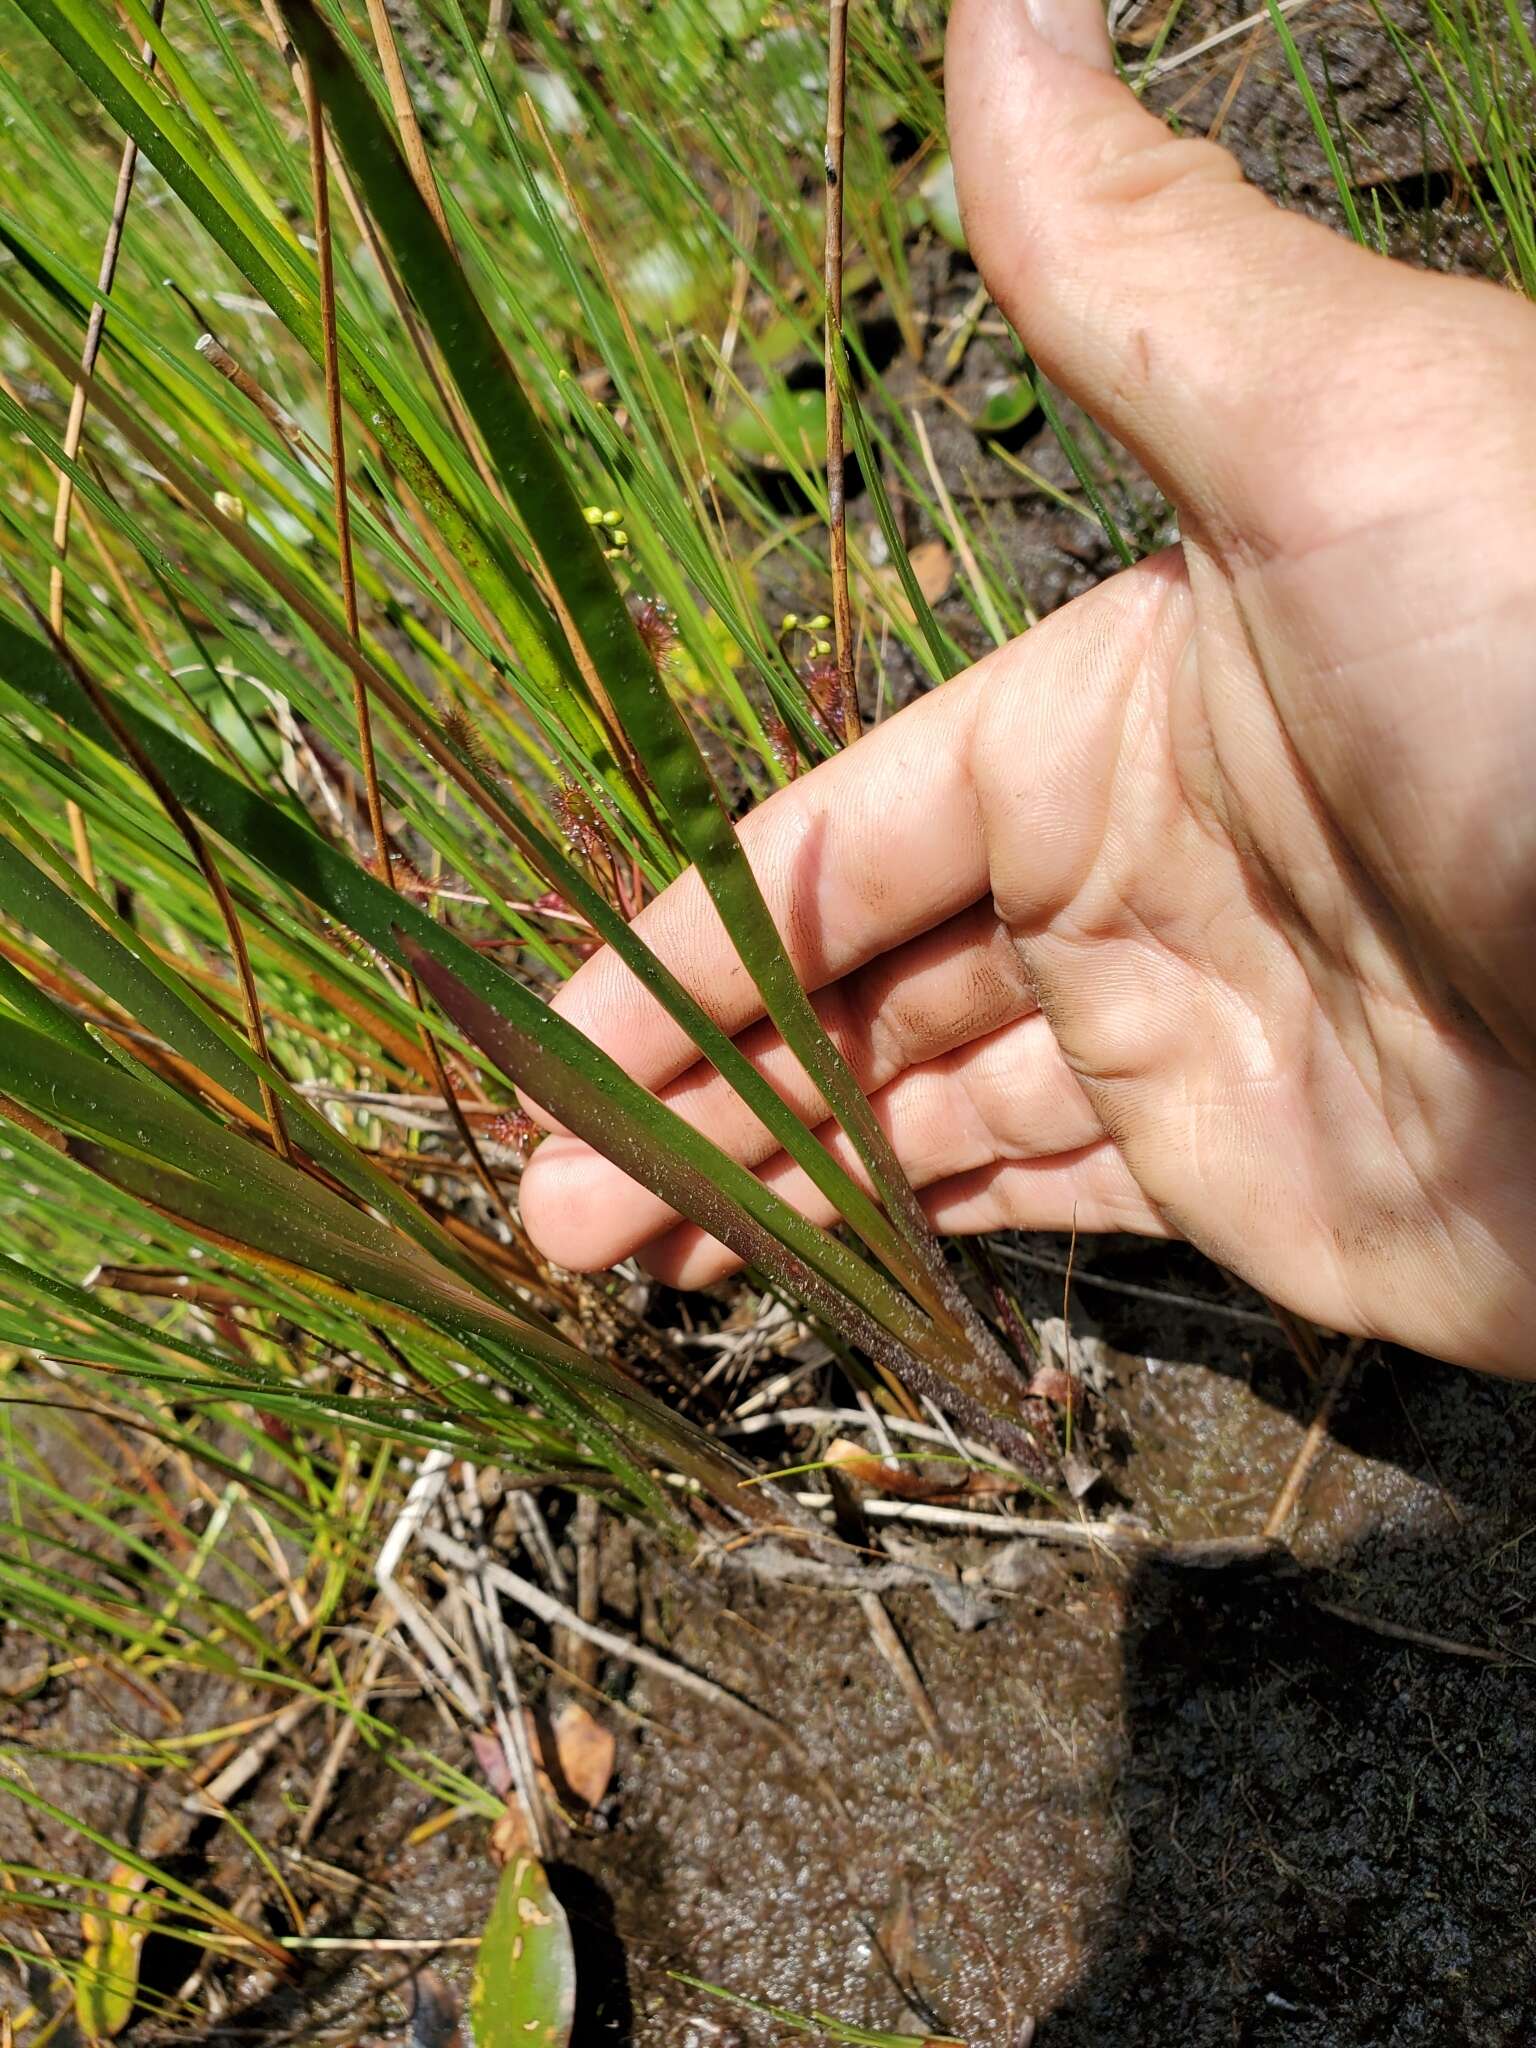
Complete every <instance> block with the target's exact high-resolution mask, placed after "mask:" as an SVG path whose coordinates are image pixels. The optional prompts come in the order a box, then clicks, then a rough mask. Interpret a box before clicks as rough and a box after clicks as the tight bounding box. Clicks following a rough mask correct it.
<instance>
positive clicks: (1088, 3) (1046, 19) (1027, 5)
mask: <svg viewBox="0 0 1536 2048" xmlns="http://www.w3.org/2000/svg"><path fill="white" fill-rule="evenodd" d="M1024 12H1025V13H1026V14H1027V15H1028V16H1029V20H1030V24H1031V26H1032V27H1033V28H1034V31H1035V33H1036V34H1037V35H1038V36H1040V37H1041V38H1042V39H1043V40H1044V41H1046V42H1048V43H1049V44H1050V46H1051V48H1052V49H1053V50H1055V51H1056V52H1057V54H1058V55H1059V56H1062V57H1071V58H1073V59H1074V60H1075V61H1076V62H1077V63H1079V64H1089V65H1091V66H1092V67H1093V69H1094V70H1095V71H1113V70H1114V68H1115V58H1114V52H1113V51H1112V50H1111V48H1110V46H1109V25H1108V23H1107V22H1106V21H1105V18H1104V7H1103V0H1024Z"/></svg>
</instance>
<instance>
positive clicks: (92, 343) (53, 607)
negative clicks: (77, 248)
mask: <svg viewBox="0 0 1536 2048" xmlns="http://www.w3.org/2000/svg"><path fill="white" fill-rule="evenodd" d="M164 12H165V0H154V7H153V10H152V13H151V19H152V20H153V22H154V24H155V26H156V27H157V28H158V27H159V25H160V19H161V16H162V15H163V14H164ZM139 57H140V61H141V62H142V63H143V64H144V66H145V68H146V69H151V68H153V65H154V61H155V53H154V50H153V49H152V48H151V46H150V45H149V44H148V43H146V44H145V45H144V47H143V49H142V50H141V51H140V52H139ZM138 166H139V147H138V144H137V143H136V142H135V141H134V140H133V139H132V137H131V136H130V137H129V138H128V139H127V140H126V141H125V142H124V144H123V154H122V157H121V158H120V159H119V162H118V166H117V191H116V192H115V194H114V195H113V199H112V217H111V219H110V221H109V222H108V224H107V239H106V240H105V242H103V243H102V245H101V263H100V266H99V268H98V269H97V272H96V294H97V295H96V297H95V299H94V300H93V301H92V302H91V312H90V318H89V319H88V320H87V321H86V324H85V345H84V347H83V348H82V349H81V351H80V374H79V376H78V377H77V378H76V379H75V388H74V390H73V391H72V392H71V394H70V400H69V420H68V423H67V424H66V426H65V428H64V455H65V458H66V460H68V461H70V462H73V461H74V460H75V458H76V456H77V455H78V454H79V453H80V442H81V439H82V437H83V436H84V433H85V408H86V403H87V400H88V397H89V393H90V383H91V377H92V375H93V373H94V372H95V369H96V358H97V356H98V355H100V353H101V337H102V335H103V333H104V332H105V329H106V325H107V297H108V295H109V294H110V292H111V290H112V280H113V279H114V278H115V277H116V275H117V259H118V255H119V252H120V251H121V249H122V246H123V228H124V225H125V224H126V222H127V219H128V202H129V200H130V199H131V198H132V197H133V181H134V175H135V173H136V172H137V170H138ZM74 497H75V483H74V478H73V477H72V476H71V475H70V473H69V471H68V470H67V469H61V470H60V471H59V491H58V496H57V498H56V499H55V500H54V507H53V561H52V563H51V564H50V566H49V570H48V625H49V629H50V631H51V632H52V633H53V634H54V636H55V638H56V639H59V640H62V639H63V637H64V558H65V556H66V555H67V553H68V552H69V515H70V510H71V508H72V506H73V504H74ZM64 808H65V813H66V815H67V817H68V819H69V836H70V840H71V842H72V844H73V846H74V849H75V865H76V867H77V868H78V869H79V871H80V879H81V880H82V881H83V882H84V883H85V885H86V887H87V888H88V889H94V888H95V887H96V862H95V859H94V857H93V855H92V853H91V842H90V837H89V835H88V833H87V832H86V829H85V813H84V812H83V811H82V810H81V808H80V806H79V805H78V804H77V803H76V802H75V801H74V799H73V798H71V799H70V800H69V802H68V803H66V805H65V807H64Z"/></svg>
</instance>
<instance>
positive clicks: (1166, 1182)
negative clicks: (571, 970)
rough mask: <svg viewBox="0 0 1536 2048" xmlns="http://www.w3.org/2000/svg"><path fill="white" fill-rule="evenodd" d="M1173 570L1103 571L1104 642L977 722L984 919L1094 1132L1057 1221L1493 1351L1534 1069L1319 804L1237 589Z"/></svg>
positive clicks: (1535, 1268)
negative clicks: (987, 888)
mask: <svg viewBox="0 0 1536 2048" xmlns="http://www.w3.org/2000/svg"><path fill="white" fill-rule="evenodd" d="M1189 557H1190V559H1189V561H1188V564H1187V566H1186V562H1185V561H1184V560H1183V559H1181V558H1179V557H1169V558H1166V559H1165V560H1163V561H1161V562H1159V563H1155V564H1148V565H1145V566H1144V567H1143V568H1142V569H1140V570H1138V571H1136V572H1134V573H1133V574H1132V575H1130V576H1127V577H1124V578H1121V579H1118V581H1117V583H1116V585H1114V586H1111V587H1110V588H1109V589H1108V590H1106V591H1105V592H1104V593H1102V594H1101V600H1100V609H1101V610H1102V611H1103V612H1104V614H1105V615H1106V616H1105V617H1104V619H1103V620H1102V622H1100V625H1101V632H1099V633H1095V638H1100V637H1101V639H1102V651H1101V652H1096V653H1095V654H1092V655H1090V656H1089V658H1088V659H1087V660H1086V661H1084V660H1083V659H1082V658H1081V656H1079V658H1078V660H1077V661H1075V662H1073V663H1071V664H1069V665H1067V666H1066V667H1064V668H1061V669H1058V670H1057V671H1056V672H1055V673H1053V675H1052V676H1051V677H1050V678H1049V679H1047V680H1046V681H1045V683H1044V686H1043V687H1039V688H1037V687H1036V685H1037V683H1038V680H1039V679H1037V678H1035V677H1032V676H1027V675H1019V676H1017V677H1016V678H1010V679H1009V680H1008V681H1005V682H1004V683H1003V685H1002V687H1001V688H1000V689H998V690H997V691H996V693H995V694H993V695H991V696H990V697H989V700H988V702H987V703H986V705H985V707H984V708H983V710H982V712H981V715H980V718H979V721H978V729H977V738H976V750H975V753H976V761H977V779H978V794H979V802H980V808H981V812H982V816H983V819H984V821H985V823H984V829H985V831H986V834H987V839H988V844H989V848H990V849H992V850H993V851H992V859H991V872H992V880H993V888H994V892H995V898H996V902H997V908H998V912H999V915H1000V916H1001V918H1002V919H1003V921H1004V923H1005V924H1006V926H1007V928H1008V929H1009V931H1010V933H1011V934H1012V936H1013V938H1014V940H1015V943H1016V944H1017V945H1018V947H1019V949H1020V953H1021V956H1022V958H1023V959H1024V961H1025V962H1026V965H1027V970H1028V973H1029V976H1030V978H1031V981H1032V983H1033V984H1034V986H1035V988H1036V989H1037V991H1038V994H1039V998H1040V1001H1041V1005H1042V1009H1043V1012H1044V1013H1045V1015H1046V1016H1047V1017H1048V1018H1049V1019H1050V1024H1051V1029H1052V1039H1053V1045H1052V1049H1051V1052H1050V1053H1049V1054H1048V1055H1046V1057H1047V1059H1048V1060H1049V1059H1055V1058H1059V1059H1060V1061H1061V1062H1062V1064H1063V1066H1064V1068H1065V1069H1067V1070H1068V1071H1069V1072H1070V1074H1071V1075H1072V1076H1073V1077H1074V1078H1075V1080H1076V1083H1077V1084H1078V1086H1079V1087H1080V1089H1081V1091H1082V1095H1083V1098H1084V1102H1085V1105H1086V1107H1087V1108H1088V1109H1089V1110H1090V1111H1091V1113H1092V1117H1093V1121H1094V1123H1095V1125H1096V1126H1097V1133H1098V1134H1097V1135H1096V1136H1094V1137H1092V1138H1089V1139H1088V1140H1087V1141H1086V1147H1085V1149H1084V1151H1083V1152H1081V1153H1080V1154H1079V1155H1078V1159H1077V1169H1078V1178H1079V1180H1080V1183H1081V1191H1080V1193H1079V1196H1078V1202H1077V1209H1076V1220H1077V1222H1078V1223H1079V1224H1080V1225H1081V1226H1082V1227H1084V1228H1087V1229H1102V1228H1114V1227H1122V1228H1130V1229H1141V1230H1153V1231H1155V1230H1160V1229H1166V1230H1172V1231H1175V1232H1177V1233H1178V1234H1180V1235H1183V1236H1186V1237H1188V1238H1189V1239H1191V1240H1192V1241H1193V1242H1194V1243H1196V1244H1199V1245H1200V1246H1202V1247H1203V1248H1204V1249H1205V1250H1206V1251H1208V1252H1209V1253H1211V1255H1212V1256H1213V1257H1215V1258H1217V1259H1219V1260H1221V1261H1222V1262H1223V1263H1224V1264H1226V1265H1228V1266H1230V1267H1232V1268H1233V1269H1234V1270H1236V1271H1238V1272H1241V1273H1242V1274H1244V1275H1245V1277H1247V1278H1248V1279H1249V1280H1251V1281H1252V1282H1253V1283H1254V1284H1255V1285H1256V1286H1259V1287H1261V1288H1263V1289H1264V1290H1265V1291H1266V1292H1268V1293H1270V1294H1272V1295H1273V1296H1275V1297H1276V1298H1277V1299H1278V1300H1280V1301H1282V1302H1284V1303H1285V1304H1287V1305H1288V1306H1289V1307H1291V1308H1293V1309H1296V1310H1298V1311H1299V1312H1301V1313H1302V1314H1305V1315H1307V1316H1310V1317H1312V1318H1314V1319H1315V1320H1317V1321H1319V1322H1322V1323H1324V1324H1326V1325H1328V1326H1330V1327H1334V1328H1339V1329H1348V1330H1355V1331H1362V1332H1367V1333H1373V1332H1374V1333H1390V1334H1392V1335H1394V1336H1396V1337H1398V1338H1399V1339H1401V1340H1403V1341H1408V1342H1413V1343H1417V1344H1419V1345H1420V1346H1422V1347H1423V1348H1425V1349H1428V1350H1432V1351H1436V1352H1439V1353H1440V1354H1441V1355H1444V1356H1447V1357H1457V1358H1461V1359H1464V1360H1466V1361H1467V1362H1469V1363H1496V1362H1499V1361H1504V1362H1506V1363H1508V1362H1509V1361H1511V1360H1512V1359H1514V1358H1517V1357H1518V1355H1519V1352H1520V1349H1521V1346H1522V1342H1523V1333H1524V1330H1525V1329H1527V1328H1528V1327H1529V1316H1530V1312H1531V1310H1532V1308H1533V1306H1536V1261H1533V1259H1532V1257H1531V1250H1530V1238H1531V1230H1530V1217H1531V1214H1532V1201H1533V1197H1536V1082H1533V1080H1532V1077H1531V1075H1530V1073H1529V1071H1527V1070H1522V1068H1521V1067H1520V1066H1517V1065H1516V1064H1515V1063H1514V1062H1513V1061H1512V1060H1511V1059H1510V1058H1509V1056H1508V1055H1507V1053H1506V1052H1505V1051H1504V1050H1503V1048H1502V1047H1501V1046H1500V1045H1499V1043H1498V1042H1497V1040H1496V1039H1495V1038H1494V1037H1493V1035H1492V1033H1491V1032H1490V1031H1489V1030H1488V1028H1487V1027H1486V1026H1485V1025H1484V1024H1482V1023H1481V1022H1480V1021H1479V1020H1478V1019H1477V1018H1476V1017H1475V1016H1473V1015H1471V1014H1470V1006H1469V1004H1468V1003H1467V1002H1466V1001H1465V1000H1463V999H1461V998H1460V996H1459V993H1458V991H1457V990H1456V989H1455V988H1454V987H1453V986H1452V985H1451V984H1450V983H1449V981H1448V980H1447V978H1446V976H1445V974H1444V973H1443V972H1442V965H1443V964H1445V965H1449V966H1451V968H1452V971H1454V967H1455V963H1454V962H1447V963H1443V962H1442V958H1441V957H1439V956H1441V955H1443V954H1444V953H1445V952H1446V951H1447V950H1448V949H1446V948H1442V947H1440V946H1439V945H1437V943H1436V939H1435V933H1434V930H1433V923H1434V920H1433V917H1432V916H1431V915H1421V916H1420V917H1419V918H1417V919H1414V920H1413V921H1412V922H1405V920H1404V918H1403V917H1402V916H1401V915H1400V913H1399V911H1398V910H1397V908H1396V907H1395V906H1394V904H1393V903H1392V902H1391V901H1390V900H1389V898H1388V896H1387V894H1386V893H1385V892H1384V890H1383V888H1382V886H1381V885H1380V883H1379V882H1378V880H1377V879H1376V876H1375V875H1374V874H1373V872H1372V866H1373V864H1374V863H1373V861H1372V853H1373V849H1372V848H1370V847H1366V848H1362V847H1361V846H1360V845H1358V844H1357V843H1355V841H1354V840H1353V838H1352V834H1351V831H1350V829H1349V827H1348V825H1347V824H1344V823H1341V822H1340V820H1339V818H1338V817H1337V816H1336V815H1334V814H1331V812H1330V809H1329V807H1328V805H1327V803H1326V802H1325V801H1324V800H1323V799H1322V798H1321V797H1320V796H1319V792H1318V787H1317V782H1316V780H1315V778H1314V770H1313V767H1312V764H1311V763H1309V761H1308V760H1307V758H1306V754H1305V751H1304V745H1303V747H1302V748H1298V745H1297V743H1296V740H1295V738H1294V737H1293V733H1292V731H1291V730H1288V719H1287V714H1288V713H1289V714H1291V722H1293V723H1296V724H1298V725H1300V726H1302V727H1303V729H1304V719H1303V720H1297V719H1296V718H1295V712H1296V708H1297V699H1298V697H1299V696H1300V695H1301V694H1302V693H1301V692H1300V691H1299V690H1298V689H1297V687H1296V685H1295V682H1294V680H1293V677H1291V676H1287V677H1283V678H1282V679H1281V682H1280V684H1279V685H1278V686H1276V685H1275V684H1272V682H1271V680H1270V679H1269V677H1267V676H1266V675H1265V673H1264V672H1263V669H1262V668H1261V666H1260V664H1259V662H1258V660H1257V659H1256V658H1255V654H1254V651H1253V635H1252V633H1251V631H1250V630H1249V629H1248V622H1247V620H1246V619H1245V618H1244V616H1243V613H1244V609H1245V607H1244V605H1243V603H1242V600H1241V598H1240V597H1239V595H1238V594H1237V590H1238V588H1239V587H1240V579H1239V582H1238V584H1237V585H1235V584H1234V580H1233V579H1232V578H1230V577H1229V576H1228V575H1227V574H1226V573H1225V572H1224V571H1223V570H1222V569H1221V568H1219V567H1218V566H1217V565H1216V564H1214V563H1213V562H1212V561H1211V560H1210V558H1209V557H1207V556H1205V555H1203V554H1201V553H1200V552H1198V551H1196V550H1194V549H1191V550H1189ZM1362 566H1365V567H1367V568H1368V566H1369V564H1368V563H1367V564H1365V565H1362ZM1296 580H1297V579H1293V583H1294V581H1296ZM1300 580H1303V581H1304V579H1300ZM1307 612H1308V607H1307V606H1306V605H1305V604H1303V605H1302V607H1301V621H1302V625H1303V628H1304V629H1305V627H1306V625H1307V624H1308V623H1309V620H1308V617H1307ZM1088 630H1090V631H1092V630H1093V629H1091V628H1090V629H1088ZM1284 652H1285V654H1286V655H1287V656H1288V657H1289V660H1288V662H1287V664H1286V665H1287V666H1288V667H1289V668H1290V669H1292V670H1293V671H1294V670H1299V669H1304V668H1305V666H1306V652H1305V649H1304V648H1301V649H1297V648H1288V649H1286V650H1284ZM1411 680H1412V678H1411V677H1410V676H1408V675H1406V674H1404V673H1402V672H1400V673H1399V674H1398V676H1397V678H1396V683H1397V686H1398V687H1397V690H1396V697H1397V701H1398V702H1399V704H1401V702H1402V701H1403V697H1404V694H1405V692H1406V689H1407V687H1408V686H1409V685H1410V683H1411ZM1021 739H1022V740H1023V741H1024V744H1023V745H1022V746H1021V744H1020V742H1021ZM1397 850H1398V851H1399V852H1400V855H1401V857H1402V859H1403V861H1405V862H1406V861H1409V860H1411V859H1412V858H1413V849H1412V848H1410V847H1404V848H1401V849H1397ZM1043 856H1045V857H1043ZM1427 908H1428V906H1426V909H1427ZM1037 1057H1038V1049H1037ZM1021 1078H1022V1076H1021ZM1036 1085H1038V1077H1037V1080H1036ZM1057 1092H1058V1096H1059V1095H1060V1094H1061V1093H1062V1091H1061V1089H1060V1087H1059V1084H1058V1090H1057ZM1015 1170H1016V1169H1015V1168H1013V1167H1012V1166H1011V1165H1008V1164H1004V1165H1001V1166H1000V1167H999V1168H998V1169H995V1171H994V1183H995V1185H997V1187H998V1190H999V1192H1001V1193H1002V1194H1003V1197H1004V1200H1003V1204H1002V1206H1003V1208H1004V1211H1005V1212H1006V1209H1007V1206H1008V1205H1007V1199H1006V1182H1007V1178H1008V1175H1009V1173H1010V1172H1011V1171H1015ZM1017 1220H1019V1221H1021V1222H1030V1221H1035V1220H1038V1218H1036V1217H1034V1216H1031V1215H1029V1214H1027V1213H1025V1214H1021V1215H1019V1217H1018V1218H1017Z"/></svg>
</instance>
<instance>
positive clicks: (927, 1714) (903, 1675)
mask: <svg viewBox="0 0 1536 2048" xmlns="http://www.w3.org/2000/svg"><path fill="white" fill-rule="evenodd" d="M859 1606H860V1607H861V1608H862V1609H863V1612H864V1619H865V1620H866V1621H867V1622H868V1624H869V1632H870V1634H871V1635H872V1636H873V1637H874V1641H875V1648H876V1649H877V1650H878V1651H879V1652H880V1654H881V1656H882V1657H883V1658H884V1659H885V1661H886V1663H887V1664H888V1665H889V1666H890V1668H891V1671H892V1673H893V1674H894V1676H895V1679H896V1683H897V1684H898V1685H899V1686H900V1687H901V1689H902V1692H903V1693H904V1694H905V1695H906V1699H907V1704H908V1706H910V1707H911V1709H912V1711H913V1713H914V1714H916V1716H917V1718H918V1720H919V1722H920V1723H921V1724H922V1729H923V1733H924V1734H925V1735H926V1736H927V1737H928V1740H929V1742H930V1743H931V1744H932V1745H933V1750H934V1754H935V1755H936V1756H947V1755H948V1754H949V1737H948V1736H947V1735H946V1734H945V1732H944V1724H943V1722H942V1721H941V1720H940V1719H939V1717H938V1713H937V1711H936V1710H935V1708H934V1704H933V1701H932V1699H931V1698H930V1697H929V1693H928V1688H927V1686H926V1685H924V1683H923V1675H922V1673H921V1672H920V1671H919V1670H918V1668H917V1666H916V1664H914V1663H913V1661H912V1653H911V1652H910V1651H909V1650H908V1648H907V1646H906V1644H905V1643H904V1642H903V1641H902V1640H901V1637H900V1635H899V1634H898V1633H897V1629H896V1624H895V1622H893V1621H892V1620H891V1617H890V1615H889V1614H888V1613H887V1612H886V1609H885V1602H884V1601H883V1600H882V1599H881V1598H880V1595H879V1594H878V1593H861V1594H860V1595H859Z"/></svg>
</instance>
